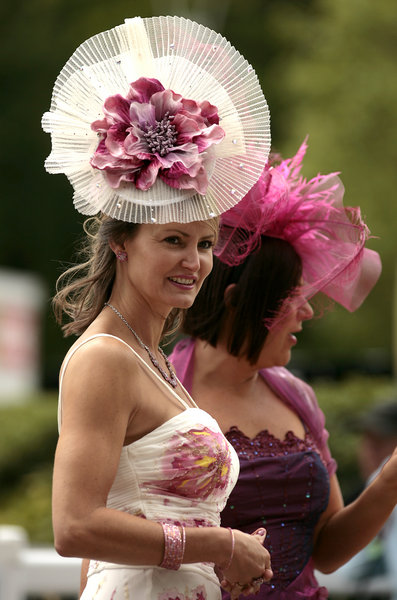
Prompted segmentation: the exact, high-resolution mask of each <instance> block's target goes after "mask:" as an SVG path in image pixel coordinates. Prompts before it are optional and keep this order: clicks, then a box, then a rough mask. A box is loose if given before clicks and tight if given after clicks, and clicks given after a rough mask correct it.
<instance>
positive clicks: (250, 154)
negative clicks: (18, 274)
mask: <svg viewBox="0 0 397 600" xmlns="http://www.w3.org/2000/svg"><path fill="white" fill-rule="evenodd" d="M141 78H147V80H158V83H159V84H160V85H161V86H162V88H163V89H164V90H165V91H167V90H172V92H173V97H174V98H180V97H182V101H184V100H185V104H184V107H186V106H188V105H189V101H191V100H193V101H194V102H193V103H192V105H193V107H194V108H193V112H194V111H195V109H196V108H197V106H208V103H209V105H212V108H214V107H216V110H217V115H218V116H219V124H214V121H210V122H208V120H207V121H206V119H205V118H204V121H205V123H204V125H203V127H204V128H205V132H204V133H203V132H201V133H203V135H202V137H201V138H200V139H204V141H205V144H204V145H205V148H204V150H203V149H202V148H203V146H201V148H200V149H199V150H198V152H199V154H197V149H196V148H193V145H194V144H193V145H192V144H191V142H194V141H195V139H199V138H198V137H197V138H195V139H192V137H190V139H189V140H188V141H189V143H190V145H185V148H187V149H188V150H189V149H191V148H193V150H194V151H195V152H196V157H197V161H198V162H197V164H199V163H200V166H201V167H200V168H201V171H200V173H201V177H202V179H201V181H204V182H205V185H204V184H202V185H201V187H200V186H198V185H196V186H195V187H188V186H189V185H190V184H189V177H187V176H184V179H185V183H184V187H183V185H180V182H182V180H183V178H181V179H180V180H179V179H178V178H177V177H176V178H175V179H174V180H172V178H170V177H169V175H170V172H169V171H167V169H164V168H160V169H159V170H158V173H157V174H158V176H157V177H153V181H152V182H151V184H150V187H146V189H142V186H141V185H140V184H139V178H138V179H137V177H138V175H139V174H141V171H142V172H143V171H145V169H147V167H148V165H149V164H151V165H152V166H153V165H156V164H157V167H158V165H159V164H160V163H159V162H158V160H160V161H161V160H162V159H161V157H159V156H158V155H156V154H155V150H153V148H152V150H148V149H146V150H145V152H146V154H145V153H144V154H139V156H140V158H139V159H138V158H136V157H134V161H135V163H136V165H138V166H136V167H134V168H133V169H132V170H131V168H130V169H129V171H128V169H127V171H128V173H127V175H126V176H125V177H124V178H123V177H120V180H119V181H118V183H117V184H115V183H114V182H113V183H111V182H110V183H109V181H110V179H109V172H111V169H110V170H108V171H109V172H108V171H107V170H106V169H104V168H100V167H98V166H96V165H94V162H95V161H93V157H94V156H95V155H98V152H99V150H100V148H99V144H100V142H102V149H103V148H105V146H106V145H109V144H108V141H109V140H107V139H106V137H107V133H109V132H106V131H105V132H103V130H99V132H98V127H96V130H95V126H94V125H93V124H95V123H98V122H103V120H104V119H105V117H106V112H104V105H105V106H108V107H109V106H110V105H112V106H113V105H114V103H115V102H116V101H117V102H122V103H124V104H126V102H127V98H128V95H129V93H131V89H132V88H131V84H133V83H134V82H138V81H139V80H140V79H141ZM160 93H161V94H163V92H160ZM169 93H170V92H168V94H169ZM115 98H116V100H114V99H115ZM120 98H121V100H120ZM150 102H152V99H150V100H148V101H147V104H146V105H145V106H144V107H143V108H142V107H140V108H142V110H143V109H144V110H146V109H147V110H149V109H150V110H152V108H153V107H152V105H150ZM106 103H107V104H106ZM149 105H150V106H149ZM138 108H139V107H138ZM153 110H154V109H153ZM156 110H159V109H158V108H157V109H156ZM138 112H139V111H138ZM182 112H183V111H182ZM204 112H205V110H204ZM196 113H197V110H196ZM134 114H136V112H135V113H134ZM145 114H146V113H145ZM167 114H168V113H167ZM162 116H163V115H162ZM204 117H205V115H204ZM165 118H167V115H166V116H165ZM181 118H185V116H184V117H181ZM156 119H157V121H156V122H155V123H156V124H157V125H158V123H159V117H158V114H157V116H156ZM171 119H174V116H173V115H172V116H171ZM193 119H196V121H197V122H200V123H201V122H203V118H202V115H201V116H199V117H196V116H195V117H193ZM116 120H117V119H116ZM166 122H167V123H168V125H170V124H172V123H173V121H172V120H171V121H170V120H168V121H166ZM175 122H176V121H175ZM184 122H186V120H185V121H184ZM189 122H190V121H189ZM42 125H43V129H44V130H45V131H46V132H48V133H50V134H51V138H52V151H51V154H50V155H49V156H48V158H47V160H46V162H45V167H46V169H47V171H48V172H50V173H64V174H65V175H66V176H67V177H68V179H69V181H70V182H71V184H72V186H73V188H74V204H75V207H76V209H77V210H78V211H79V212H81V213H83V214H85V215H94V214H97V213H98V212H102V213H104V214H106V215H108V216H110V217H113V218H116V219H120V220H124V221H129V222H134V223H156V222H157V223H168V222H174V221H176V222H182V223H187V222H190V221H198V220H206V219H209V218H212V217H214V216H217V215H219V214H221V213H223V212H225V211H226V210H228V209H229V208H231V207H232V206H234V205H235V204H237V203H238V202H239V201H240V200H241V199H242V198H243V197H244V196H245V195H246V193H247V192H248V191H249V189H250V188H251V187H252V186H253V185H254V184H255V182H256V181H257V180H258V179H259V176H260V174H261V172H262V169H263V167H264V165H265V163H266V160H267V157H268V154H269V151H270V116H269V110H268V106H267V103H266V100H265V97H264V95H263V92H262V89H261V86H260V84H259V81H258V78H257V76H256V74H255V71H254V69H253V68H252V66H251V65H250V64H249V63H248V62H247V61H246V60H245V59H244V57H243V56H242V55H241V54H240V53H239V52H238V51H237V50H236V49H235V48H234V47H233V46H231V44H230V43H229V42H228V41H227V40H226V39H225V38H224V37H223V36H221V35H220V34H218V33H216V32H214V31H212V30H211V29H208V28H207V27H204V26H203V25H200V24H198V23H195V22H193V21H190V20H188V19H184V18H182V17H170V16H168V17H151V18H140V17H136V18H132V19H126V20H125V22H124V24H122V25H119V26H117V27H115V28H113V29H110V30H109V31H105V32H102V33H99V34H98V35H95V36H93V37H91V38H89V39H88V40H86V41H85V42H84V43H83V44H81V46H79V47H78V48H77V50H76V51H75V52H74V53H73V55H72V56H71V58H70V59H69V60H68V61H67V63H66V65H65V66H64V67H63V69H62V71H61V72H60V74H59V76H58V78H57V80H56V82H55V86H54V90H53V95H52V101H51V107H50V110H49V111H48V112H46V113H45V114H44V115H43V120H42ZM116 125H117V123H116ZM128 125H131V126H133V125H134V123H129V124H128ZM93 127H94V128H93ZM142 127H143V126H142V123H141V129H142ZM116 128H117V127H116ZM220 128H221V129H220ZM171 129H172V127H171ZM215 130H216V132H217V133H218V134H219V131H222V130H223V134H222V139H221V141H219V138H220V136H219V135H218V137H217V139H216V141H214V142H213V143H208V145H206V141H207V139H209V138H211V135H214V139H215V138H216V135H215V134H214V131H215ZM129 131H130V130H129V129H128V128H125V132H124V135H127V133H128V132H129ZM172 131H173V132H174V133H175V129H172ZM126 132H127V133H126ZM211 132H212V133H211ZM141 133H142V132H141ZM177 134H178V131H176V133H175V135H174V137H173V138H172V140H173V141H174V142H175V139H176V136H177ZM144 135H146V136H147V134H144ZM109 139H110V138H109ZM129 139H130V140H131V139H132V140H135V139H136V137H134V136H133V135H132V137H131V136H130V138H129ZM142 139H143V138H142ZM181 139H182V138H181ZM185 141H186V140H185ZM181 143H182V142H181ZM122 145H123V144H121V146H122ZM175 145H177V144H176V143H175ZM121 146H120V148H121ZM125 146H126V144H125ZM109 147H110V146H109ZM120 148H119V147H117V149H116V154H117V152H119V151H121V150H120ZM141 149H142V145H141ZM122 150H123V152H125V148H124V146H123V148H122ZM173 151H175V152H176V151H177V150H175V148H173ZM107 152H108V150H107V149H106V153H107ZM148 152H149V153H150V152H153V154H152V155H150V156H151V158H152V159H153V162H152V163H151V162H150V160H148V156H149V155H148V154H147V153H148ZM185 155H186V156H188V159H189V160H190V164H191V162H192V159H191V156H192V155H189V152H186V153H185V154H184V155H183V156H185ZM99 156H100V158H102V156H101V155H100V154H99ZM169 156H174V157H175V156H182V154H175V155H169ZM124 157H125V154H124ZM142 157H143V158H142ZM166 158H167V157H166ZM111 160H113V161H116V160H117V156H116V158H114V157H111ZM174 160H176V159H174ZM156 161H157V162H156ZM124 162H125V161H124ZM127 162H128V161H127ZM135 163H134V164H135ZM178 164H179V165H181V163H178ZM178 164H177V165H176V171H177V174H178V168H177V167H178ZM157 167H156V168H157ZM140 169H141V171H140ZM194 170H195V166H194V165H193V167H192V168H191V169H190V171H189V172H190V173H191V172H193V171H194ZM197 170H198V167H197ZM156 172H157V171H156ZM117 173H119V171H117ZM173 176H174V175H172V177H173ZM128 178H130V180H128ZM167 178H168V179H167ZM186 179H187V180H188V183H186ZM191 179H192V180H193V181H195V179H194V177H193V178H191ZM174 186H175V187H174ZM198 187H199V191H198V189H197V188H198ZM203 190H204V191H203Z"/></svg>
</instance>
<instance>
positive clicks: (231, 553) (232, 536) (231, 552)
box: [222, 527, 234, 571]
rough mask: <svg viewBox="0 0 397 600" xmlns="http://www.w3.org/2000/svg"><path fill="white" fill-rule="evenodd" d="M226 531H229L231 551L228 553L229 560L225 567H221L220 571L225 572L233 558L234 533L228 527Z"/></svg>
mask: <svg viewBox="0 0 397 600" xmlns="http://www.w3.org/2000/svg"><path fill="white" fill-rule="evenodd" d="M228 530H229V531H230V536H231V538H232V549H231V551H230V558H229V560H228V562H227V565H226V566H225V567H223V569H222V571H227V570H228V568H229V567H230V565H231V564H232V560H233V556H234V531H233V529H232V528H231V527H228Z"/></svg>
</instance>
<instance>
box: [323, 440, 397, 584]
mask: <svg viewBox="0 0 397 600" xmlns="http://www.w3.org/2000/svg"><path fill="white" fill-rule="evenodd" d="M396 502H397V449H396V450H395V451H394V453H393V455H392V457H391V458H390V459H389V461H388V462H387V463H386V464H385V465H384V467H383V469H382V470H381V472H380V473H379V475H378V476H377V477H376V478H375V479H374V480H373V481H372V483H371V484H370V485H369V486H368V487H367V488H366V489H365V490H364V491H363V492H362V493H361V494H360V496H359V497H358V498H357V499H356V500H355V501H354V502H352V503H351V504H349V505H348V506H346V507H344V506H343V499H342V494H341V491H340V488H339V483H338V480H337V478H336V476H333V477H332V478H331V491H330V499H329V503H328V507H327V510H326V511H325V512H324V513H323V515H322V517H321V519H320V521H319V523H318V525H317V528H316V532H315V542H314V550H313V559H314V565H315V567H316V568H317V569H319V570H320V571H322V572H324V573H331V572H332V571H335V570H336V569H338V568H339V567H340V566H341V565H343V564H344V563H345V562H347V561H348V560H349V559H350V558H351V557H352V556H354V555H355V554H356V553H357V552H359V551H360V550H361V549H362V548H364V546H366V545H367V544H368V543H369V542H370V541H371V540H372V538H373V537H374V536H375V535H376V534H377V533H378V532H379V531H380V529H381V528H382V526H383V525H384V524H385V522H386V521H387V519H388V517H389V516H390V514H391V513H392V511H393V509H394V507H395V505H396Z"/></svg>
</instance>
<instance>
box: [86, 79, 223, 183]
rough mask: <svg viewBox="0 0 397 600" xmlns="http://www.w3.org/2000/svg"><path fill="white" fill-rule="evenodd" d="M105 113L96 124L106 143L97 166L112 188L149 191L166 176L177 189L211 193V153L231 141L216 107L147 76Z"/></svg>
mask: <svg viewBox="0 0 397 600" xmlns="http://www.w3.org/2000/svg"><path fill="white" fill-rule="evenodd" d="M103 111H104V115H105V118H104V119H102V120H99V121H94V123H92V124H91V128H92V129H93V130H94V131H96V132H97V133H98V134H99V135H100V136H101V138H102V139H101V141H100V142H99V145H98V147H97V149H96V151H95V154H94V156H93V158H92V159H91V165H92V166H93V167H94V168H96V169H100V170H102V171H104V173H105V175H106V178H107V181H108V183H109V185H110V186H111V187H112V188H118V187H120V185H121V184H122V183H123V182H130V183H133V184H134V185H135V186H136V188H138V189H139V190H148V189H150V188H151V187H152V185H153V184H154V183H155V182H156V180H157V177H160V179H162V180H163V181H164V182H165V183H166V184H167V185H169V186H171V187H173V188H178V189H190V188H194V189H195V190H197V192H199V193H200V194H205V192H206V190H207V186H208V177H207V173H206V169H205V166H204V160H205V157H206V154H207V153H206V150H208V148H210V146H212V145H213V144H218V143H219V142H221V141H222V139H223V138H224V136H225V133H224V131H223V129H222V128H221V127H220V126H219V125H218V123H219V116H218V110H217V108H216V107H215V106H213V105H212V104H210V103H209V102H207V101H203V102H196V101H194V100H188V99H186V98H183V97H182V96H181V95H180V94H176V93H174V92H173V91H172V90H166V89H164V86H163V85H162V84H161V83H160V82H159V81H158V80H157V79H149V78H147V77H141V78H140V79H138V80H137V81H135V82H134V83H131V84H130V89H129V91H128V94H127V97H126V98H124V97H123V96H121V95H120V94H116V95H115V96H109V97H108V98H107V99H106V100H105V103H104V106H103Z"/></svg>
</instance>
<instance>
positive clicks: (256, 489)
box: [171, 340, 336, 600]
mask: <svg viewBox="0 0 397 600" xmlns="http://www.w3.org/2000/svg"><path fill="white" fill-rule="evenodd" d="M171 361H172V363H173V365H174V367H175V369H176V371H177V375H178V377H179V378H180V379H181V381H182V382H183V384H184V385H185V387H186V388H187V389H191V382H192V378H193V368H194V342H193V341H192V340H182V341H181V342H179V343H178V344H177V346H176V347H175V348H174V351H173V353H172V355H171ZM261 375H262V377H263V378H264V379H265V380H266V382H267V383H268V385H270V387H271V388H272V389H273V390H274V391H275V392H276V393H277V395H278V396H279V397H280V398H281V399H282V400H283V401H285V403H286V404H287V405H288V406H289V407H290V408H292V409H293V410H294V411H295V412H296V413H297V414H298V416H299V417H300V418H301V420H302V422H303V423H304V424H305V429H306V435H305V439H304V440H302V439H300V438H297V437H296V436H295V435H294V434H293V433H292V432H289V433H287V435H286V437H285V439H284V440H279V439H278V438H275V437H273V436H272V435H271V434H269V433H268V432H267V431H262V432H260V433H259V434H258V435H257V436H256V437H255V438H254V439H250V438H248V437H247V436H245V435H244V433H243V432H241V431H240V430H239V429H238V428H237V427H232V428H231V429H230V430H229V431H228V432H227V433H226V437H227V438H228V440H229V442H231V443H232V445H233V446H234V448H235V449H236V451H237V454H238V456H239V459H240V476H239V479H238V482H237V484H236V486H235V488H234V489H233V491H232V493H231V495H230V496H229V500H228V503H227V505H226V507H225V509H224V511H223V512H222V515H221V518H222V525H224V526H225V527H233V528H236V529H241V530H242V531H246V532H247V533H252V532H253V531H254V530H255V529H258V528H259V527H265V529H266V530H267V536H266V542H265V546H266V547H267V548H268V550H269V552H270V554H271V559H272V569H273V572H274V576H273V579H272V580H271V582H270V583H264V584H263V585H262V586H261V589H260V592H259V594H257V595H255V596H253V595H252V596H251V595H250V596H244V597H243V596H241V598H248V599H249V600H254V599H256V600H263V599H271V600H293V599H295V598H297V599H299V598H300V599H304V598H310V599H312V600H323V599H325V598H328V592H327V590H326V589H325V588H324V587H320V586H319V585H318V583H317V580H316V578H315V576H314V572H313V565H312V561H311V554H312V542H313V532H314V528H315V526H316V524H317V522H318V519H319V517H320V515H321V513H322V512H323V511H324V510H325V508H326V507H327V504H328V496H329V477H330V476H331V475H332V474H333V473H335V470H336V463H335V461H334V460H333V459H332V457H331V455H330V452H329V449H328V445H327V439H328V433H327V431H326V430H325V429H324V415H323V413H322V411H321V410H320V408H319V406H318V403H317V400H316V398H315V395H314V392H313V390H312V388H311V387H310V386H308V385H307V384H305V383H304V382H303V381H301V380H300V379H298V378H296V377H294V376H293V375H292V374H291V373H290V372H289V371H288V370H287V369H285V368H283V367H273V368H271V369H264V370H263V371H261ZM223 596H224V599H225V600H226V599H228V598H229V595H228V594H226V593H224V595H223Z"/></svg>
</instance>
